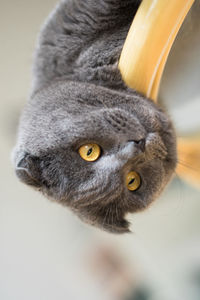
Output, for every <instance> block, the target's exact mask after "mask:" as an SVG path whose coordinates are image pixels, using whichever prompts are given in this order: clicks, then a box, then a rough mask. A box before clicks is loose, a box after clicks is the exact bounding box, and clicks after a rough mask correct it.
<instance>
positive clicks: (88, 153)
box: [87, 148, 92, 156]
mask: <svg viewBox="0 0 200 300" xmlns="http://www.w3.org/2000/svg"><path fill="white" fill-rule="evenodd" d="M91 153H92V148H90V149H89V150H88V152H87V156H89V155H90V154H91Z"/></svg>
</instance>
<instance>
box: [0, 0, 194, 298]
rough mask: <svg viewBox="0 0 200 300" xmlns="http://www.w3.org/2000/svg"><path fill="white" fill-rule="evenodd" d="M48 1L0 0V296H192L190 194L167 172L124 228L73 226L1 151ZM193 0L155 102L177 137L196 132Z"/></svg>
mask: <svg viewBox="0 0 200 300" xmlns="http://www.w3.org/2000/svg"><path fill="white" fill-rule="evenodd" d="M55 4H56V0H45V1H39V0H34V1H32V0H15V1H6V0H0V60H1V61H0V99H1V100H0V123H1V125H0V154H1V155H0V162H1V165H0V166H1V167H0V299H1V300H55V299H58V300H66V299H69V300H98V299H99V300H161V299H162V300H173V299H174V300H179V299H181V300H183V299H184V300H186V299H189V300H199V299H200V190H199V189H198V188H196V187H193V186H192V185H189V184H187V183H186V182H184V181H182V179H181V178H179V177H177V176H175V177H174V179H173V180H172V182H171V183H170V185H169V186H168V188H167V189H166V190H165V192H164V194H162V196H161V197H160V198H159V199H158V200H157V201H156V202H155V203H154V204H153V205H151V207H150V208H149V209H147V210H146V211H145V212H142V213H138V214H134V215H130V216H129V220H130V222H131V223H132V233H131V234H126V235H123V236H118V235H111V234H108V233H105V232H101V231H100V230H98V229H95V228H91V227H89V226H87V225H85V224H83V223H81V222H80V221H79V220H78V219H77V217H75V216H74V215H72V214H71V212H70V211H69V210H67V209H66V208H63V207H62V206H60V205H58V204H55V203H51V202H49V201H48V200H46V199H45V198H44V197H43V196H42V195H40V194H39V193H37V192H35V191H33V190H31V189H30V188H28V187H26V186H25V185H23V184H21V183H20V182H19V181H18V180H17V178H16V177H15V174H14V171H13V167H12V165H11V162H10V153H11V150H12V147H13V146H14V144H15V138H16V129H17V123H18V118H19V115H20V111H21V109H22V108H23V106H24V104H25V102H26V100H27V98H28V95H29V91H30V84H31V65H32V54H33V50H34V45H35V41H36V37H37V34H38V32H39V30H40V26H41V24H42V23H43V22H44V19H45V18H46V17H47V15H48V13H49V12H51V10H52V9H53V8H54V6H55ZM199 16H200V1H199V0H196V2H195V4H194V6H193V8H192V10H191V12H190V14H189V15H188V16H187V19H186V20H185V22H184V25H183V26H182V28H181V30H180V32H179V34H178V37H177V39H176V42H175V44H174V46H173V49H172V51H171V53H170V56H169V59H168V62H167V66H166V69H165V72H164V76H163V80H162V84H161V90H160V97H159V98H160V101H161V102H163V103H164V105H165V107H166V108H167V110H168V111H169V114H170V115H171V117H172V119H173V121H174V124H175V127H176V130H177V135H178V136H193V135H194V134H195V135H198V134H200V117H199V116H200V55H199V53H200V18H199Z"/></svg>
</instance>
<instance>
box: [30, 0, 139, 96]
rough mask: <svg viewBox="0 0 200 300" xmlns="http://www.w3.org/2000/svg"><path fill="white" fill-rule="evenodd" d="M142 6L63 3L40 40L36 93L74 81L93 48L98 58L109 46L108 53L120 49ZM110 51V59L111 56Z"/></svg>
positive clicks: (134, 1) (98, 0) (110, 1)
mask: <svg viewBox="0 0 200 300" xmlns="http://www.w3.org/2000/svg"><path fill="white" fill-rule="evenodd" d="M140 2H141V1H140V0H64V1H62V2H61V3H60V4H58V6H57V8H56V9H55V11H54V12H53V13H52V14H51V15H50V17H49V18H48V20H47V22H46V23H45V25H44V27H43V29H42V31H41V34H40V37H39V43H38V48H37V51H36V56H35V63H34V84H33V92H35V91H37V90H38V89H40V88H41V87H43V86H44V85H46V84H48V83H50V82H51V81H54V80H57V79H60V78H63V77H64V78H69V79H71V80H73V79H74V76H75V74H74V73H75V70H76V68H78V67H79V62H77V61H78V59H79V58H80V56H81V55H82V54H83V53H84V51H85V52H86V50H87V49H88V48H89V47H92V46H93V45H94V44H95V47H96V50H95V55H96V56H98V55H99V54H96V53H97V52H98V51H99V53H104V52H106V47H107V48H108V45H109V49H108V50H109V51H110V48H111V47H112V49H114V48H115V49H117V47H118V46H119V45H120V44H121V45H122V44H123V42H124V38H125V36H126V34H127V30H128V28H129V26H130V24H131V21H132V19H133V16H134V14H135V12H136V10H137V8H138V6H139V4H140ZM100 40H101V42H99V41H100ZM105 40H106V42H104V41H105ZM109 51H107V56H109V55H110V52H109ZM89 55H93V53H92V52H91V53H90V54H89ZM82 57H84V60H85V62H86V65H87V63H89V64H90V59H88V55H87V57H86V56H84V55H82ZM85 57H86V58H85ZM86 60H88V61H86ZM95 63H96V58H95V59H93V61H92V64H93V65H94V64H95ZM81 64H82V61H81ZM99 64H102V62H101V61H100V62H99ZM77 66H78V67H77ZM86 72H87V71H86ZM74 80H76V78H75V79H74ZM86 80H87V79H86Z"/></svg>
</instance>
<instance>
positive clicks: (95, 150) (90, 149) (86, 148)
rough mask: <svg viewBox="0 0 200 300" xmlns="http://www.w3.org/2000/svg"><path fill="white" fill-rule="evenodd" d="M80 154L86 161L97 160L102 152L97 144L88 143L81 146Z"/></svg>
mask: <svg viewBox="0 0 200 300" xmlns="http://www.w3.org/2000/svg"><path fill="white" fill-rule="evenodd" d="M79 154H80V156H81V157H82V158H83V159H84V160H86V161H95V160H97V159H98V158H99V156H100V154H101V148H100V147H99V145H97V144H86V145H83V146H81V147H80V148H79Z"/></svg>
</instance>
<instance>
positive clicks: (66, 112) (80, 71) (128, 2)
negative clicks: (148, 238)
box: [13, 0, 177, 233]
mask: <svg viewBox="0 0 200 300" xmlns="http://www.w3.org/2000/svg"><path fill="white" fill-rule="evenodd" d="M140 2H141V1H137V0H123V1H121V0H84V1H83V0H64V1H61V2H59V3H58V5H57V6H56V8H55V10H54V11H53V12H52V13H51V15H50V16H49V17H48V19H47V21H46V22H45V24H44V26H43V28H42V30H41V33H40V35H39V41H38V46H37V49H36V53H35V58H34V67H33V85H32V91H31V96H30V99H29V101H28V103H27V104H26V106H25V108H24V111H23V113H22V116H21V119H20V124H19V129H18V140H17V144H16V146H15V149H14V151H13V161H14V166H15V171H16V174H17V176H18V177H19V179H20V180H21V181H22V182H24V183H25V184H28V185H30V186H32V187H34V188H35V189H37V190H39V191H41V192H42V193H43V194H44V195H46V196H47V197H48V198H49V199H51V200H54V201H57V202H59V203H61V204H63V205H64V206H68V207H70V208H71V210H72V211H73V212H75V214H76V215H78V216H79V217H80V218H81V219H82V220H83V221H84V222H87V223H89V224H91V225H94V226H97V227H99V228H101V229H103V230H106V231H109V232H112V233H125V232H129V231H130V228H129V227H130V224H129V222H128V221H127V220H126V215H127V214H128V213H134V212H137V211H140V210H143V209H145V208H146V207H147V206H148V205H149V204H150V203H151V202H152V201H153V200H154V199H155V198H157V197H158V196H159V194H160V193H161V191H162V190H163V188H164V187H165V186H166V184H167V183H168V182H169V180H170V178H171V177H172V174H173V172H174V170H175V167H176V161H177V155H176V135H175V131H174V128H173V125H172V123H171V121H170V119H169V117H168V116H167V114H166V113H165V112H164V111H163V110H162V109H161V108H160V107H159V106H158V105H156V104H155V103H153V101H151V100H150V99H146V98H145V97H144V96H142V95H140V94H138V93H137V92H136V91H134V90H131V89H129V88H128V87H127V86H126V85H125V83H124V82H123V80H122V77H121V74H120V71H119V69H118V61H119V57H120V53H121V50H122V47H123V44H124V41H125V38H126V36H127V33H128V30H129V27H130V25H131V23H132V20H133V17H134V14H135V13H136V11H137V9H138V7H139V5H140ZM87 144H89V145H91V144H95V145H98V147H99V149H100V155H99V157H98V159H96V160H94V161H87V160H85V159H83V158H82V157H81V155H80V152H79V149H80V147H82V146H84V145H87ZM91 151H92V150H91V149H90V152H91ZM90 152H88V153H89V154H88V153H87V155H90ZM130 172H136V174H137V175H138V176H139V178H140V183H139V184H138V186H137V188H135V190H134V191H132V190H130V189H128V186H127V184H126V176H127V174H129V173H130ZM135 180H136V178H133V179H132V180H131V181H130V182H129V183H128V185H129V184H130V185H132V184H135V183H134V181H135Z"/></svg>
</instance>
